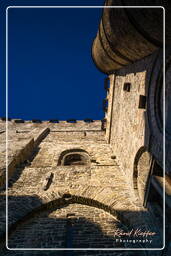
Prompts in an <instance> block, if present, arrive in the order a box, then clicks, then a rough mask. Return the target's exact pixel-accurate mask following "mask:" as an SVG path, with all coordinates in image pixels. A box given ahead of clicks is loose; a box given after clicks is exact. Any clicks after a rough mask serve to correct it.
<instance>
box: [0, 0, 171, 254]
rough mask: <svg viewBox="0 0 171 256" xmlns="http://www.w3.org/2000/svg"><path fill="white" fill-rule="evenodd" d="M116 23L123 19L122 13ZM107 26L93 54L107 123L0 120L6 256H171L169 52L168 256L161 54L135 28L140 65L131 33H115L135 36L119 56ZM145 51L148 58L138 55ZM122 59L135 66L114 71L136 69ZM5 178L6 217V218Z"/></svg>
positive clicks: (0, 203)
mask: <svg viewBox="0 0 171 256" xmlns="http://www.w3.org/2000/svg"><path fill="white" fill-rule="evenodd" d="M116 2H117V1H116ZM106 3H112V1H107V2H106ZM119 3H120V1H118V2H117V4H119ZM106 10H107V9H106ZM120 13H121V14H122V17H123V24H126V23H125V21H126V20H129V19H128V17H127V16H126V15H125V13H124V11H123V10H120V11H119V12H118V14H120ZM109 14H110V15H111V17H113V16H112V15H113V14H112V12H111V13H110V12H109V13H108V11H106V12H104V19H105V22H106V23H105V24H106V25H105V26H106V32H107V33H108V34H109V35H111V38H112V37H113V36H114V35H113V34H111V33H109V32H110V29H111V27H110V26H109V25H110V24H109V23H108V22H109V20H110V19H109V16H110V15H109ZM115 14H116V15H118V14H117V11H115ZM108 15H109V16H108ZM130 15H132V14H131V13H130ZM138 15H141V11H140V13H139V14H138ZM117 17H120V16H117ZM149 18H150V22H151V17H150V16H149ZM120 20H122V19H120V18H119V19H117V22H120ZM102 21H103V22H104V20H102ZM103 22H101V25H100V36H101V37H102V38H100V37H99V40H101V43H102V44H101V45H100V41H98V40H95V44H94V46H93V47H94V51H95V53H94V56H96V61H97V62H99V63H98V65H99V68H100V66H101V65H102V66H101V68H102V69H103V70H107V71H106V73H107V74H108V76H107V78H106V79H105V89H106V91H107V96H106V99H105V100H104V102H103V107H104V110H105V118H104V120H102V121H93V120H85V121H75V120H70V121H68V122H66V121H57V120H51V121H40V120H33V121H23V120H20V119H17V120H7V121H6V122H5V119H4V118H2V120H1V121H0V152H1V155H0V227H1V229H0V248H1V249H0V253H1V254H2V255H3V256H9V255H14V256H21V255H22V256H23V255H26V256H31V255H35V256H39V255H45V256H46V255H50V256H51V255H59V256H66V255H68V256H75V255H76V256H77V255H78V256H86V255H87V256H88V255H89V256H91V255H96V256H102V255H105V256H112V255H113V256H115V255H119V256H121V255H130V256H131V255H153V254H155V255H169V253H170V248H171V246H170V230H169V227H170V223H171V220H170V215H169V214H168V213H169V211H170V207H171V203H170V202H171V201H170V196H171V189H170V184H171V183H170V170H171V162H170V159H171V158H170V157H169V156H170V155H171V144H170V124H171V122H170V120H171V119H170V114H169V111H170V96H169V95H170V91H171V86H170V77H171V76H170V67H171V65H170V54H171V49H170V47H167V48H166V151H165V152H166V248H165V249H164V250H165V251H162V249H163V248H164V246H165V244H164V236H163V232H164V230H163V228H164V221H163V182H164V173H163V126H162V124H163V118H164V117H163V109H164V107H163V72H162V63H163V52H162V50H161V49H158V47H156V46H155V47H152V46H151V45H152V44H151V43H149V44H148V45H146V42H147V41H148V40H147V39H148V38H146V39H144V40H142V41H141V40H140V39H142V37H143V36H144V35H140V34H139V31H137V29H136V28H135V26H134V25H135V24H132V23H130V24H129V27H130V28H131V31H132V33H134V32H136V38H139V43H138V48H137V49H136V56H133V55H134V53H135V46H136V40H135V39H134V34H132V35H131V36H130V34H128V33H127V30H126V29H125V27H124V33H123V34H122V33H121V32H122V29H121V28H120V27H119V26H118V32H117V33H118V34H120V33H121V35H122V36H123V35H125V36H127V35H128V39H129V38H131V39H129V40H130V41H129V40H128V41H129V44H127V40H125V41H124V40H123V41H122V43H123V44H124V45H125V46H121V47H120V45H119V44H118V48H117V49H113V48H110V47H111V45H112V43H113V42H115V40H111V42H109V41H110V40H109V41H107V38H105V36H106V35H105V31H104V30H103V27H102V25H104V24H102V23H103ZM147 23H148V22H147ZM123 24H122V25H123ZM147 28H148V27H147ZM133 31H134V32H133ZM157 32H158V30H157ZM159 32H161V31H159ZM160 35H161V34H160ZM125 36H123V37H124V38H125ZM111 38H109V39H111ZM124 38H123V39H124ZM126 39H127V37H126ZM131 40H133V41H134V43H132V41H131ZM129 45H130V46H131V47H132V49H131V47H128V46H129ZM142 45H143V47H144V48H143V49H144V50H142V52H141V54H140V55H139V49H140V48H141V46H142ZM101 46H103V48H102V47H101ZM146 47H147V48H148V50H149V51H148V52H146V50H145V49H146ZM114 50H117V51H118V52H119V51H120V53H118V52H115V51H114ZM154 50H155V52H153V51H154ZM130 51H132V53H131V52H130ZM121 53H122V54H121ZM149 53H151V55H149ZM125 54H129V55H131V56H132V57H134V58H133V60H132V61H135V60H137V61H136V62H135V63H132V64H130V65H128V66H125V67H123V68H121V69H119V70H117V71H116V70H115V71H113V67H115V68H116V61H122V63H121V66H123V65H125V64H128V63H130V61H126V62H125V61H124V63H123V60H124V58H125V57H126V55H125ZM109 55H110V56H109ZM121 55H123V56H121ZM111 56H113V60H112V61H111ZM131 56H129V57H131ZM144 56H146V57H145V58H143V59H140V58H142V57H144ZM108 58H109V59H108ZM138 59H139V60H138ZM96 64H97V63H96ZM109 64H110V65H111V66H110V65H109ZM119 67H120V66H119ZM116 69H117V68H116ZM108 71H110V72H108ZM109 73H110V74H109ZM6 128H8V129H6ZM5 142H7V144H6V143H5ZM6 151H7V159H6ZM6 167H7V168H6ZM6 169H7V170H8V172H6ZM6 178H7V180H8V190H7V196H8V208H7V209H8V212H5V184H6ZM6 214H7V216H8V226H7V227H8V234H7V249H6V248H5V238H6V237H5V231H6V230H5V228H6V226H5V221H6ZM142 232H152V233H150V234H146V235H145V234H144V233H142ZM99 248H100V249H99ZM145 248H146V249H147V250H144V249H145ZM40 249H42V250H43V251H42V250H40ZM56 249H60V250H59V251H56ZM71 249H73V250H71ZM74 249H75V250H74ZM93 249H97V250H96V251H93ZM131 249H132V250H131ZM148 249H149V250H148ZM150 249H154V250H152V251H150Z"/></svg>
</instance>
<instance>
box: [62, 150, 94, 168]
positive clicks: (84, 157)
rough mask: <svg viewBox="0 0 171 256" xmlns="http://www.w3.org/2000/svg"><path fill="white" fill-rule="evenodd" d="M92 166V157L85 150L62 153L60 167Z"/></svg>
mask: <svg viewBox="0 0 171 256" xmlns="http://www.w3.org/2000/svg"><path fill="white" fill-rule="evenodd" d="M89 164H90V157H89V155H88V153H87V152H86V151H85V150H82V149H71V150H65V151H63V152H62V153H61V155H60V157H59V160H58V165H64V166H72V165H73V166H83V165H89Z"/></svg>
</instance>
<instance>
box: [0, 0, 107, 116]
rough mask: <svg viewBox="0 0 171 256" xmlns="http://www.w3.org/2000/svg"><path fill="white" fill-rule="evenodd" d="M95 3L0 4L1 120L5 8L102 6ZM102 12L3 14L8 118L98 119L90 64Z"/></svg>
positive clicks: (96, 77)
mask: <svg viewBox="0 0 171 256" xmlns="http://www.w3.org/2000/svg"><path fill="white" fill-rule="evenodd" d="M103 3H104V1H103V0H98V1H88V0H86V1H84V0H78V1H71V0H70V1H69V0H68V1H43V0H42V1H41V0H39V1H38V0H37V1H36V0H35V1H32V0H30V1H26V0H25V1H24V0H23V1H22V0H18V1H8V0H7V1H2V2H1V10H0V11H1V22H2V23H1V24H2V25H1V31H0V32H1V35H2V37H0V38H1V39H0V40H1V41H0V50H1V53H2V54H1V55H2V56H3V58H1V63H0V65H1V67H2V68H1V71H0V72H1V73H0V77H1V85H2V87H1V92H2V93H1V99H0V102H1V108H0V116H4V115H5V104H4V103H5V101H4V100H5V68H4V66H5V7H6V6H9V5H103ZM101 12H102V9H98V8H95V9H93V8H91V9H87V8H81V9H76V8H73V9H71V8H70V9H69V8H67V9H57V8H55V9H52V8H50V9H47V8H46V9H41V8H38V9H33V8H31V9H30V8H29V9H26V8H22V9H19V8H17V9H14V8H13V9H9V73H8V78H9V117H12V118H23V119H26V120H27V119H42V120H48V119H59V120H66V119H70V118H75V119H78V120H81V119H84V118H88V117H89V118H92V119H102V118H103V116H104V113H103V110H102V100H103V99H104V97H105V91H104V89H103V84H104V77H105V75H104V74H102V73H101V72H100V71H98V70H97V68H96V67H95V65H94V63H93V60H92V58H91V46H92V42H93V39H94V37H95V36H96V33H97V30H98V25H99V21H100V18H101Z"/></svg>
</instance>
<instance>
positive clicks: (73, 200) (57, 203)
mask: <svg viewBox="0 0 171 256" xmlns="http://www.w3.org/2000/svg"><path fill="white" fill-rule="evenodd" d="M52 197H53V198H54V194H53V196H52ZM49 199H51V198H50V195H49ZM70 204H80V205H85V206H91V207H94V208H96V209H100V210H103V211H105V212H106V213H108V214H109V215H111V217H114V218H115V221H116V223H118V224H119V225H121V226H122V227H123V229H124V230H125V231H126V230H127V227H126V226H125V225H124V224H123V223H121V220H120V214H119V212H118V211H117V210H114V209H113V208H111V207H110V206H108V205H105V204H103V203H101V202H99V201H97V200H94V199H91V198H86V197H82V196H77V195H71V194H63V196H62V197H61V198H57V199H54V200H51V201H49V202H47V203H44V204H42V205H40V206H38V207H36V208H34V209H32V210H30V212H28V213H27V214H25V216H23V217H21V218H20V219H19V220H17V221H16V222H15V223H13V224H11V225H10V227H9V233H8V234H9V238H10V236H11V235H12V234H13V233H15V231H16V230H17V229H18V228H20V227H21V226H22V225H24V224H26V223H27V222H28V221H30V220H31V219H33V218H35V217H36V216H38V215H39V214H40V213H42V212H43V211H50V212H51V211H54V210H58V209H61V208H65V207H67V206H69V205H70ZM4 242H5V236H4V237H1V238H0V243H4Z"/></svg>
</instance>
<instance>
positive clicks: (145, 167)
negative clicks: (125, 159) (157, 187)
mask: <svg viewBox="0 0 171 256" xmlns="http://www.w3.org/2000/svg"><path fill="white" fill-rule="evenodd" d="M151 163H152V157H151V155H150V153H149V152H148V151H147V150H146V148H145V147H141V148H140V149H139V150H138V152H137V154H136V156H135V160H134V170H133V188H134V194H135V197H136V199H139V201H140V202H141V204H144V199H145V195H146V191H147V188H148V182H149V177H150V170H151Z"/></svg>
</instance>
